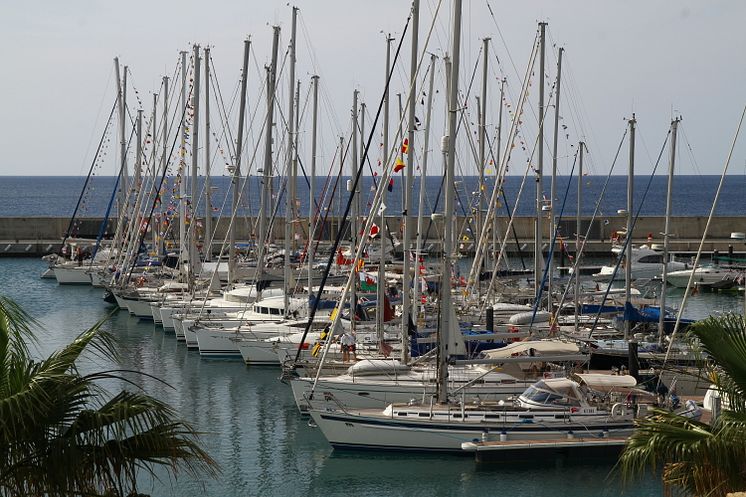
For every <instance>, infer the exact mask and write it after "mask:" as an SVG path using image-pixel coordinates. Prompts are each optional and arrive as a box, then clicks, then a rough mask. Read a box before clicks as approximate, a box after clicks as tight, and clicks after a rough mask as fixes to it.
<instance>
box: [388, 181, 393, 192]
mask: <svg viewBox="0 0 746 497" xmlns="http://www.w3.org/2000/svg"><path fill="white" fill-rule="evenodd" d="M388 190H389V191H390V192H393V191H394V178H391V179H390V180H389V186H388Z"/></svg>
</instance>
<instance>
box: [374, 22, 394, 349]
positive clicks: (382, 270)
mask: <svg viewBox="0 0 746 497" xmlns="http://www.w3.org/2000/svg"><path fill="white" fill-rule="evenodd" d="M393 40H394V39H393V38H392V37H391V35H390V34H387V35H386V74H384V77H383V81H384V94H383V139H382V141H381V142H382V143H383V149H382V151H381V153H382V162H381V165H382V167H381V172H382V174H381V176H380V178H381V181H383V178H384V177H385V176H386V171H387V169H388V168H389V167H390V164H389V163H388V154H389V85H388V84H386V83H387V82H388V79H389V72H390V71H391V42H392V41H393ZM381 186H382V187H383V190H382V191H381V209H380V211H381V220H380V227H379V228H378V237H379V238H380V246H381V254H380V260H379V261H378V284H377V285H376V297H377V300H378V306H379V311H378V312H376V325H377V330H378V333H379V337H380V338H383V312H381V311H380V309H381V307H380V306H382V305H383V301H384V297H385V292H386V289H385V283H386V232H387V229H386V212H385V211H386V192H387V189H388V185H381Z"/></svg>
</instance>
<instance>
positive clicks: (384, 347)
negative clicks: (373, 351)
mask: <svg viewBox="0 0 746 497" xmlns="http://www.w3.org/2000/svg"><path fill="white" fill-rule="evenodd" d="M378 350H379V351H380V352H381V354H383V357H388V356H389V355H391V352H392V351H393V350H394V348H393V347H392V346H391V345H389V344H387V343H386V342H384V341H383V340H381V341H380V342H379V344H378Z"/></svg>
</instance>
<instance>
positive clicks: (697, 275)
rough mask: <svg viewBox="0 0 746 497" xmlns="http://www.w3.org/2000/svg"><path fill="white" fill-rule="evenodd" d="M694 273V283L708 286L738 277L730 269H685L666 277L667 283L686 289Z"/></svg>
mask: <svg viewBox="0 0 746 497" xmlns="http://www.w3.org/2000/svg"><path fill="white" fill-rule="evenodd" d="M692 271H694V283H703V284H706V285H712V284H714V283H719V282H721V281H723V280H726V279H733V278H736V277H737V275H736V274H735V273H734V272H733V271H731V270H728V269H721V268H698V269H696V270H694V269H685V270H683V271H674V272H672V273H669V274H667V275H666V282H667V283H668V284H669V285H672V286H675V287H677V288H686V285H687V284H689V277H690V275H691V274H692Z"/></svg>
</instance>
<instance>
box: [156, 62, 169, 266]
mask: <svg viewBox="0 0 746 497" xmlns="http://www.w3.org/2000/svg"><path fill="white" fill-rule="evenodd" d="M168 79H169V78H168V76H163V124H162V125H161V126H162V127H163V130H162V131H163V154H161V171H163V174H165V171H166V162H167V161H168ZM156 195H158V196H160V195H161V192H160V191H159V192H157V193H156ZM160 200H161V201H160V202H158V213H159V214H160V215H159V217H158V255H159V256H160V255H163V250H164V247H163V242H164V238H165V236H166V233H165V229H164V225H165V223H164V222H163V198H161V199H160Z"/></svg>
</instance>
